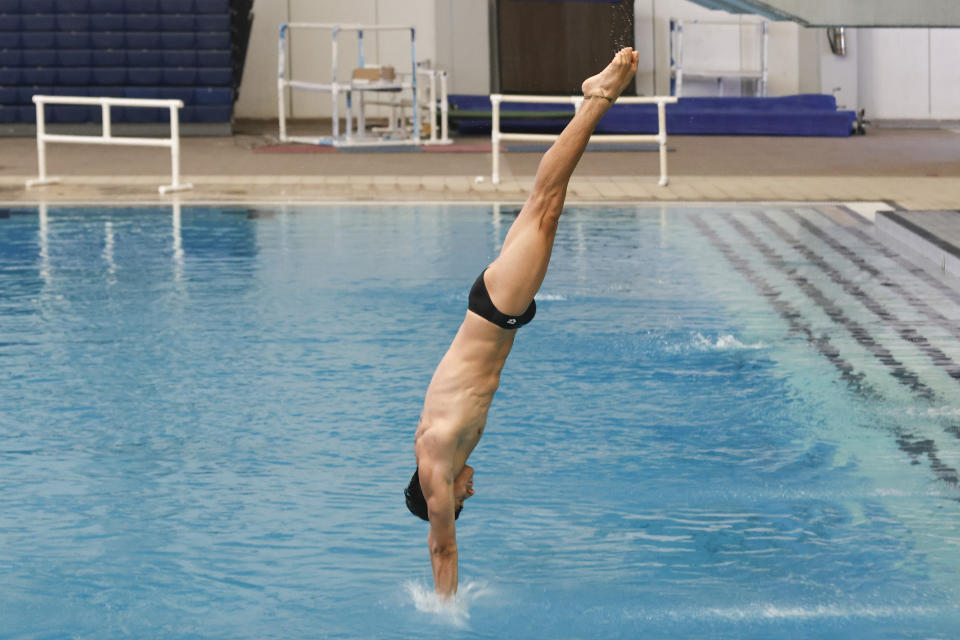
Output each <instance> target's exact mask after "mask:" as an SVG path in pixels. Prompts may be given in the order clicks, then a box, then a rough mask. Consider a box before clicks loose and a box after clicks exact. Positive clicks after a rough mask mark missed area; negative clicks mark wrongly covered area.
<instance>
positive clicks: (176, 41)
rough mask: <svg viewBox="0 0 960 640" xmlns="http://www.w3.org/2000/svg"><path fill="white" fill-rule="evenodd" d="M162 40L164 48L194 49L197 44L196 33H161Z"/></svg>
mask: <svg viewBox="0 0 960 640" xmlns="http://www.w3.org/2000/svg"><path fill="white" fill-rule="evenodd" d="M160 42H161V43H162V45H163V48H164V49H194V48H196V46H197V38H196V35H195V34H193V33H192V32H186V33H161V34H160Z"/></svg>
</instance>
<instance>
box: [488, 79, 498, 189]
mask: <svg viewBox="0 0 960 640" xmlns="http://www.w3.org/2000/svg"><path fill="white" fill-rule="evenodd" d="M490 107H491V115H492V121H491V123H490V153H491V154H492V155H493V175H492V176H491V181H492V182H493V184H500V96H499V95H492V96H490Z"/></svg>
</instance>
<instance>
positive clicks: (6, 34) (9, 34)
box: [0, 31, 23, 51]
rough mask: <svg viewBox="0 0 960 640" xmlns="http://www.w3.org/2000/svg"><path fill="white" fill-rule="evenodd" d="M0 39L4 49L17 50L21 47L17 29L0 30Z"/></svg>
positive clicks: (20, 37)
mask: <svg viewBox="0 0 960 640" xmlns="http://www.w3.org/2000/svg"><path fill="white" fill-rule="evenodd" d="M0 39H2V41H3V48H4V49H7V50H16V51H19V50H20V49H21V48H22V47H23V44H22V42H21V39H22V36H21V35H20V32H19V31H0Z"/></svg>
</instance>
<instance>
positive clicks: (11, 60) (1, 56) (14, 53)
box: [0, 34, 23, 67]
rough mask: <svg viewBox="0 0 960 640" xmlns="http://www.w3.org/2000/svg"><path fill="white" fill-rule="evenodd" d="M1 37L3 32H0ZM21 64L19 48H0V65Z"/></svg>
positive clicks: (15, 65) (21, 55) (21, 53)
mask: <svg viewBox="0 0 960 640" xmlns="http://www.w3.org/2000/svg"><path fill="white" fill-rule="evenodd" d="M0 37H3V34H0ZM21 64H23V52H22V51H20V49H0V67H19V66H20V65H21Z"/></svg>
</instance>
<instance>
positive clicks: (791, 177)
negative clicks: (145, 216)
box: [0, 121, 960, 210]
mask: <svg viewBox="0 0 960 640" xmlns="http://www.w3.org/2000/svg"><path fill="white" fill-rule="evenodd" d="M300 126H301V127H306V128H309V127H310V123H303V124H301V125H300ZM320 126H322V125H320ZM275 127H276V124H275V123H274V122H270V121H241V122H240V123H238V124H237V126H236V128H235V135H234V136H232V137H219V138H189V137H188V138H183V141H182V154H181V155H182V175H183V182H190V183H193V185H194V189H193V190H191V191H186V192H181V193H179V194H176V195H175V196H166V197H165V198H166V199H169V198H172V197H176V198H179V199H180V201H181V202H184V203H187V202H211V201H214V202H218V201H230V200H232V201H241V200H242V201H291V202H296V201H314V200H420V201H511V202H513V201H518V200H520V201H522V200H523V199H525V197H526V194H527V193H528V191H529V189H530V187H531V184H532V181H533V175H534V173H535V172H536V168H537V163H538V162H539V159H540V156H541V155H542V154H541V153H540V152H507V153H503V154H501V175H502V181H501V183H500V184H499V185H493V184H491V182H490V153H489V152H488V151H486V152H484V151H474V152H437V151H430V152H422V153H418V152H406V153H404V152H395V153H385V152H349V153H348V152H339V153H330V152H327V153H323V152H318V151H319V150H316V152H307V153H262V152H255V149H257V148H261V147H265V146H269V145H271V144H276V129H275ZM314 131H315V129H314ZM320 133H322V132H320ZM455 142H456V143H457V144H467V145H470V146H472V147H473V148H479V147H481V146H482V145H484V144H486V145H487V147H488V148H489V139H488V138H468V139H458V140H455ZM669 146H670V148H671V149H672V151H671V152H670V154H669V172H670V184H669V185H668V186H666V187H660V186H658V185H657V175H658V155H657V153H655V152H651V151H617V152H612V151H589V152H587V153H586V154H585V155H584V157H583V159H582V161H581V163H580V166H579V167H578V169H577V172H576V173H575V174H574V177H573V180H572V181H571V184H570V190H569V193H568V199H569V200H571V201H591V202H596V201H603V202H635V201H638V200H641V201H711V202H723V201H818V202H823V201H857V200H864V201H888V202H891V203H896V205H897V206H898V207H899V208H902V209H908V210H914V209H917V210H936V209H954V208H957V207H958V206H960V133H958V132H954V131H953V130H949V129H940V130H937V129H926V130H896V129H871V130H870V131H869V133H868V134H867V135H866V136H854V137H850V138H783V137H759V136H758V137H728V136H673V137H671V138H670V139H669ZM47 155H48V162H49V165H48V166H49V169H48V173H49V174H50V175H54V176H60V177H62V178H63V182H62V183H61V184H59V185H51V186H45V187H35V188H32V189H25V188H24V183H25V182H26V180H28V179H30V178H34V177H36V175H37V150H36V142H35V140H34V139H33V138H3V139H0V201H6V202H38V201H47V202H64V201H74V202H76V201H84V202H94V201H104V200H124V201H137V202H139V201H145V202H146V201H150V202H156V201H158V200H163V199H165V198H161V197H160V196H159V195H158V194H157V189H156V187H157V186H159V185H161V184H167V183H169V181H170V173H169V172H170V158H169V154H168V153H167V152H166V150H164V149H149V148H143V147H101V146H94V145H75V144H69V145H66V144H51V145H49V146H48V152H47ZM478 176H483V180H482V181H479V179H478Z"/></svg>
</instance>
